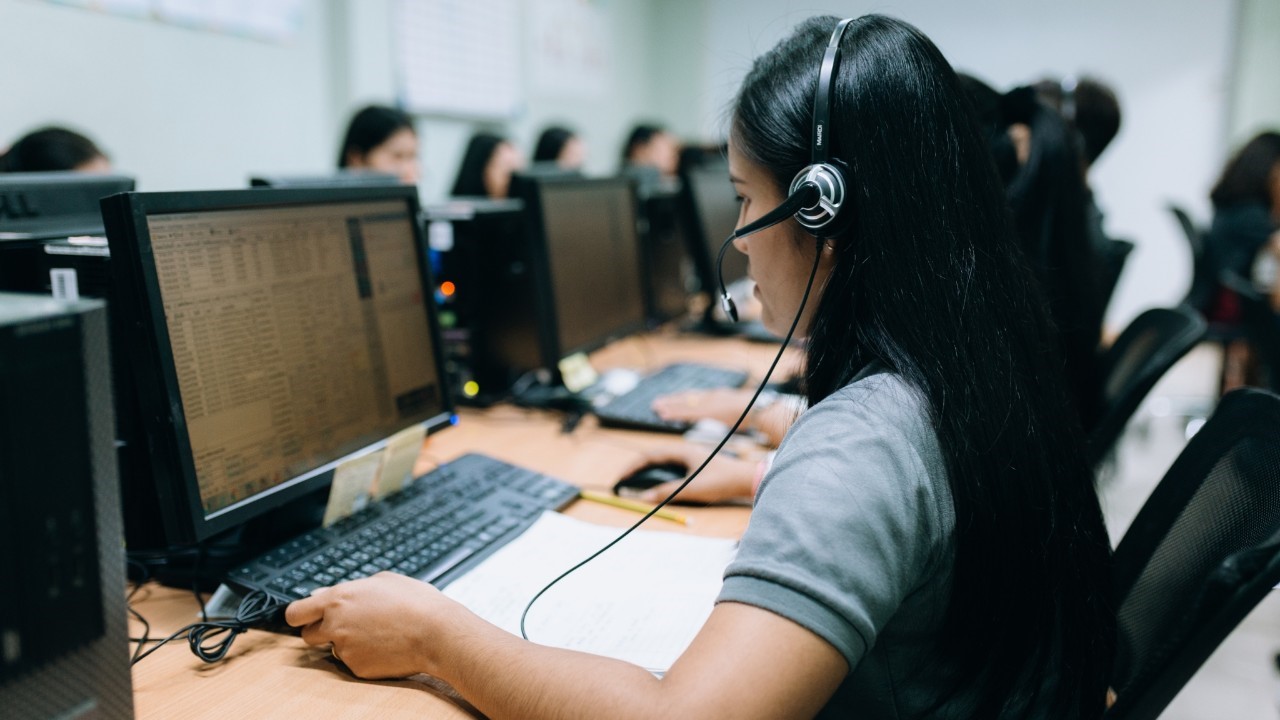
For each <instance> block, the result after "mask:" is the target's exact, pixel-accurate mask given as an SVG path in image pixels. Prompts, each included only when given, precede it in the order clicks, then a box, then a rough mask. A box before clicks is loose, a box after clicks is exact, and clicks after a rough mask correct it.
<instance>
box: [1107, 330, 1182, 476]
mask: <svg viewBox="0 0 1280 720" xmlns="http://www.w3.org/2000/svg"><path fill="white" fill-rule="evenodd" d="M1205 327H1206V326H1205V321H1204V318H1202V317H1200V315H1199V314H1198V313H1196V312H1195V311H1194V310H1191V309H1190V308H1185V307H1178V308H1174V309H1167V308H1153V309H1151V310H1147V311H1146V312H1144V313H1142V314H1141V315H1139V316H1138V317H1136V318H1134V320H1133V322H1132V323H1130V324H1129V327H1127V328H1125V329H1124V332H1122V333H1120V337H1118V338H1116V341H1115V342H1114V343H1113V344H1112V345H1111V347H1109V348H1107V351H1106V353H1105V354H1103V356H1102V360H1101V363H1100V371H1101V372H1100V375H1099V377H1100V378H1101V389H1100V392H1101V398H1100V407H1101V408H1102V409H1101V412H1100V413H1099V418H1098V421H1097V422H1096V423H1095V424H1094V425H1093V427H1092V428H1089V429H1088V439H1089V459H1090V461H1091V463H1092V464H1093V465H1095V466H1096V465H1097V464H1098V463H1099V462H1100V461H1101V460H1102V458H1104V457H1106V456H1107V453H1109V452H1110V451H1111V448H1112V446H1114V445H1115V442H1116V439H1117V438H1119V437H1120V432H1121V431H1122V430H1124V426H1125V424H1126V423H1128V422H1129V418H1130V417H1131V416H1132V415H1133V413H1134V411H1136V410H1137V409H1138V405H1139V404H1140V403H1141V402H1142V399H1143V398H1145V397H1146V396H1147V393H1149V392H1151V388H1152V387H1154V386H1155V384H1156V381H1157V380H1159V379H1160V378H1161V376H1163V375H1164V374H1165V373H1166V372H1168V370H1169V368H1171V367H1173V364H1174V363H1175V362H1177V361H1178V360H1179V359H1180V358H1181V357H1182V356H1183V355H1186V354H1187V352H1188V351H1189V350H1191V348H1193V347H1195V345H1196V343H1198V342H1200V339H1201V338H1202V337H1204V333H1205Z"/></svg>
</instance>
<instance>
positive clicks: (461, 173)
mask: <svg viewBox="0 0 1280 720" xmlns="http://www.w3.org/2000/svg"><path fill="white" fill-rule="evenodd" d="M506 141H507V139H506V138H504V137H502V136H501V135H496V134H494V133H490V132H478V133H476V134H475V135H472V136H471V140H470V141H469V142H468V143H467V149H466V152H464V153H463V154H462V163H461V164H460V165H459V166H458V176H457V177H456V178H454V181H453V191H452V194H453V195H454V196H455V197H486V196H488V195H489V190H488V189H487V188H486V187H485V185H484V169H485V168H486V167H487V166H488V165H489V160H490V158H492V157H493V153H494V152H495V151H496V150H497V149H498V146H499V145H501V144H502V143H504V142H506Z"/></svg>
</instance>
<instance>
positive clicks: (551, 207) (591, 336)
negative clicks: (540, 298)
mask: <svg viewBox="0 0 1280 720" xmlns="http://www.w3.org/2000/svg"><path fill="white" fill-rule="evenodd" d="M534 186H535V188H536V194H537V201H538V206H539V210H538V212H539V216H540V217H541V224H542V231H543V236H544V239H545V243H546V252H547V263H548V268H549V270H550V285H551V295H552V305H553V309H554V313H555V314H554V317H555V327H556V341H557V342H556V344H557V346H558V357H557V358H556V359H557V361H558V360H559V359H560V358H564V357H567V356H569V355H572V354H573V353H575V352H584V351H588V350H593V349H595V348H597V347H600V346H601V345H603V344H604V343H605V342H607V341H608V340H610V339H611V338H615V337H619V336H621V335H625V334H627V333H630V332H634V331H635V330H637V329H640V328H642V327H643V326H644V322H645V307H644V293H643V290H642V286H641V276H640V248H639V240H638V237H637V228H636V198H635V191H634V189H633V187H632V185H631V183H630V182H629V181H628V180H626V179H624V178H596V179H591V180H587V179H570V178H555V179H539V180H537V181H535V183H534Z"/></svg>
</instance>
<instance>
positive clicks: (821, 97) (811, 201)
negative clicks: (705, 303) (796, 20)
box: [716, 18, 853, 322]
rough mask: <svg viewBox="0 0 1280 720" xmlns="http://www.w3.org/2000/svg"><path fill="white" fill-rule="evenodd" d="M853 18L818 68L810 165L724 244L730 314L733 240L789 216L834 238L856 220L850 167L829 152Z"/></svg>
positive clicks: (720, 259) (723, 300) (834, 36)
mask: <svg viewBox="0 0 1280 720" xmlns="http://www.w3.org/2000/svg"><path fill="white" fill-rule="evenodd" d="M851 22H853V18H845V19H844V20H841V21H840V23H839V24H838V25H836V29H835V30H834V31H833V32H832V33H831V40H830V41H828V42H827V50H826V52H825V53H823V55H822V66H821V68H820V69H819V70H818V89H817V92H816V93H814V97H813V137H812V145H811V147H812V151H811V152H810V157H809V164H808V165H806V166H805V167H804V168H802V169H801V170H800V172H798V173H796V176H795V178H793V179H792V180H791V187H790V189H789V190H788V195H787V199H786V200H783V201H782V204H781V205H779V206H778V207H776V208H774V209H772V210H770V211H769V212H767V213H765V214H764V216H762V217H760V218H759V219H757V220H756V221H755V222H752V223H749V224H747V225H744V226H743V227H741V228H738V229H737V230H734V231H733V234H732V235H730V236H729V239H727V240H725V241H724V244H723V245H721V246H720V254H719V255H718V256H717V258H716V277H717V279H718V280H719V282H720V304H721V305H722V306H723V307H724V311H725V314H726V315H728V316H729V318H730V319H731V320H733V321H734V322H737V320H738V308H737V307H736V306H735V305H734V304H733V298H731V297H729V291H728V290H726V289H725V286H724V272H723V269H722V266H723V264H724V254H725V252H726V251H727V250H728V249H729V245H730V244H731V243H732V242H733V241H734V240H736V239H738V238H741V237H746V236H747V235H750V234H752V233H756V232H760V231H761V230H764V229H765V228H769V227H773V226H774V225H777V224H778V223H780V222H782V221H783V220H786V219H787V218H789V217H794V218H795V219H796V222H798V223H800V226H801V227H803V228H804V229H805V230H808V231H809V233H810V234H811V235H813V236H815V237H818V238H829V237H834V236H836V235H839V234H840V233H841V232H842V231H843V230H844V229H845V228H847V227H848V226H849V223H850V222H851V221H852V219H853V211H852V208H850V207H847V206H846V203H845V200H846V198H847V193H846V186H845V179H844V176H845V173H844V170H843V169H842V168H847V167H848V166H847V165H845V164H844V163H843V162H841V161H840V160H838V159H835V158H832V157H831V155H830V153H829V152H828V150H827V149H828V148H829V147H830V145H831V132H830V131H829V129H828V127H829V125H830V123H831V100H832V96H833V95H834V90H833V87H834V84H833V79H834V78H835V74H836V59H837V56H838V55H839V52H840V39H841V38H843V37H844V31H845V28H847V27H849V23H851Z"/></svg>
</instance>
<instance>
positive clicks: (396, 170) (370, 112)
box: [338, 105, 421, 185]
mask: <svg viewBox="0 0 1280 720" xmlns="http://www.w3.org/2000/svg"><path fill="white" fill-rule="evenodd" d="M338 168H339V169H341V170H356V171H361V170H363V171H369V172H379V173H386V174H388V175H395V176H396V177H398V178H400V181H401V182H403V183H405V184H407V185H417V184H418V178H419V177H420V175H421V171H420V169H419V167H418V132H417V130H415V129H414V126H413V118H411V117H409V114H408V113H406V112H404V111H403V110H398V109H396V108H393V107H387V106H385V105H370V106H368V107H365V108H363V109H362V110H360V111H359V112H357V113H356V114H355V115H353V116H352V118H351V122H350V123H349V124H348V125H347V133H346V135H345V136H344V137H343V139H342V149H341V150H339V152H338Z"/></svg>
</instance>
